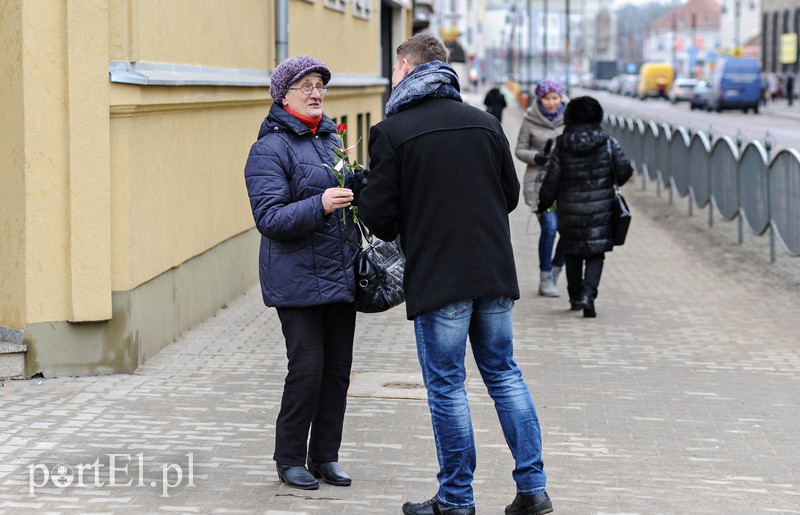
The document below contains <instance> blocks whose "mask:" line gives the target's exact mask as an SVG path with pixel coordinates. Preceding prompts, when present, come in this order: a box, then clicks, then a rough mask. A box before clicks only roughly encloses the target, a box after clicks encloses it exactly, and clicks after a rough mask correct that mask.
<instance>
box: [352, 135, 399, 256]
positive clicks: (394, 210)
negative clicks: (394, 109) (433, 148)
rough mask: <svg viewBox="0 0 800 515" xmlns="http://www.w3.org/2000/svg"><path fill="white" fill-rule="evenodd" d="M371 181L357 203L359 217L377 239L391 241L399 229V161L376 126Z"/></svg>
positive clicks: (371, 139)
mask: <svg viewBox="0 0 800 515" xmlns="http://www.w3.org/2000/svg"><path fill="white" fill-rule="evenodd" d="M369 157H370V162H369V167H370V171H369V179H368V181H367V185H366V186H365V187H364V189H363V191H362V192H361V195H360V196H359V197H360V198H359V200H358V217H359V218H360V219H361V220H362V221H363V222H364V225H366V226H367V228H368V229H369V230H370V231H371V232H372V233H373V234H374V235H375V236H377V237H378V238H380V239H382V240H384V241H392V240H394V239H395V238H397V236H398V234H399V225H400V161H399V159H398V157H397V154H396V153H395V150H394V148H392V144H391V142H390V141H389V138H388V137H387V136H386V134H385V133H384V132H383V131H382V130H381V128H380V127H379V126H377V125H375V126H373V127H372V128H371V129H370V135H369Z"/></svg>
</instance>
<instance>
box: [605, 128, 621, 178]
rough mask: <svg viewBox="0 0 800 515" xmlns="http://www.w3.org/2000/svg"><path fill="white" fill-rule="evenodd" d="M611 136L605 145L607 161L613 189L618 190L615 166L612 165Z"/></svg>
mask: <svg viewBox="0 0 800 515" xmlns="http://www.w3.org/2000/svg"><path fill="white" fill-rule="evenodd" d="M611 139H612V138H611V136H609V137H608V139H607V140H606V147H608V162H609V165H610V166H611V177H613V178H614V189H615V190H617V191H619V181H617V167H616V166H614V151H613V149H612V148H611Z"/></svg>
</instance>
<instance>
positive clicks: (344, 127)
mask: <svg viewBox="0 0 800 515" xmlns="http://www.w3.org/2000/svg"><path fill="white" fill-rule="evenodd" d="M346 130H347V124H346V123H340V124H339V125H337V126H336V132H338V133H339V134H344V133H345V131H346Z"/></svg>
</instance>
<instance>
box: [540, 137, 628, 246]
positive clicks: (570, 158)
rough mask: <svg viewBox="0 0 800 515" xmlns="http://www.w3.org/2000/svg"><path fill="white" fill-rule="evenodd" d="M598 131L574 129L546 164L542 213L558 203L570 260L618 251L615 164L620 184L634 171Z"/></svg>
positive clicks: (560, 140) (558, 143) (563, 241)
mask: <svg viewBox="0 0 800 515" xmlns="http://www.w3.org/2000/svg"><path fill="white" fill-rule="evenodd" d="M609 138H610V136H609V135H608V133H607V132H606V131H605V130H604V129H603V128H601V127H599V126H597V125H576V126H574V127H569V128H567V129H565V130H564V133H563V134H562V135H560V136H559V137H558V138H556V148H555V150H554V151H553V152H552V154H551V156H550V160H549V161H548V163H547V175H545V178H544V182H543V183H542V188H541V190H540V191H539V210H540V211H544V210H546V209H547V208H548V207H549V206H551V205H553V201H557V202H558V206H557V211H558V233H559V235H560V237H561V239H560V241H561V245H562V246H563V249H564V252H565V253H567V254H575V255H578V256H592V255H595V254H601V253H603V252H608V251H610V250H612V249H613V248H614V237H613V230H614V228H613V226H612V219H611V217H612V205H613V200H614V177H613V175H612V170H611V160H612V159H613V161H614V167H615V169H616V175H617V181H618V184H620V185H622V184H625V182H626V181H627V180H628V179H630V177H631V175H632V174H633V168H632V167H631V164H630V161H629V160H628V158H627V157H625V154H624V153H623V152H622V148H621V147H620V146H619V143H617V141H616V140H615V139H613V138H611V153H610V154H609V151H608V143H607V142H608V140H609Z"/></svg>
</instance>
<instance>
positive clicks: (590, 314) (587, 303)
mask: <svg viewBox="0 0 800 515" xmlns="http://www.w3.org/2000/svg"><path fill="white" fill-rule="evenodd" d="M578 306H580V307H581V308H583V316H584V318H595V317H596V316H597V311H595V310H594V299H593V298H591V297H590V296H588V295H581V299H580V300H579V301H578Z"/></svg>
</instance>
